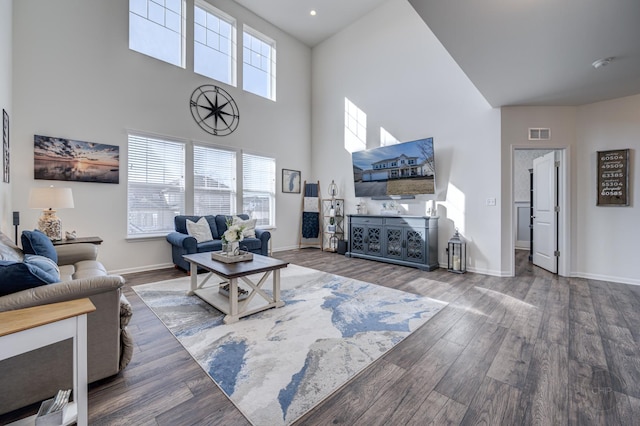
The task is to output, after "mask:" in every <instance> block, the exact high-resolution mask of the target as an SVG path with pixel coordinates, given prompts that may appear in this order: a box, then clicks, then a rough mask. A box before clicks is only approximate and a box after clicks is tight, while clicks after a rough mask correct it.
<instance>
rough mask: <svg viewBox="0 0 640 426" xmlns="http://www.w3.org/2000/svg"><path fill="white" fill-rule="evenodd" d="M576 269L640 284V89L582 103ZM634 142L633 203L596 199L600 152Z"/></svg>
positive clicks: (631, 167)
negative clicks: (614, 204)
mask: <svg viewBox="0 0 640 426" xmlns="http://www.w3.org/2000/svg"><path fill="white" fill-rule="evenodd" d="M577 128H578V131H577V136H578V143H579V150H578V153H577V162H578V170H577V185H576V191H577V199H578V214H577V222H576V228H577V234H578V238H579V241H578V252H577V255H576V263H575V275H577V276H581V277H585V278H592V279H598V280H605V281H617V282H626V283H632V284H639V285H640V262H638V252H639V250H638V243H639V242H640V226H639V223H640V212H639V211H638V188H640V173H639V171H640V168H639V167H638V152H640V95H636V96H630V97H625V98H620V99H614V100H611V101H606V102H598V103H595V104H591V105H586V106H583V107H580V108H578V115H577ZM623 148H630V149H631V155H630V157H631V158H630V161H629V170H630V178H629V188H630V192H629V197H630V206H629V207H604V206H597V205H596V201H597V200H596V193H597V190H596V182H597V180H596V179H597V176H596V152H597V151H606V150H610V149H623Z"/></svg>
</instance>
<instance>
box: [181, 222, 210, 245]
mask: <svg viewBox="0 0 640 426" xmlns="http://www.w3.org/2000/svg"><path fill="white" fill-rule="evenodd" d="M187 233H188V234H189V235H191V236H192V237H194V238H195V239H196V241H197V242H199V243H204V242H206V241H211V240H213V235H211V228H210V227H209V222H207V219H206V218H205V217H201V218H200V219H199V220H198V221H197V222H194V221H192V220H189V219H187Z"/></svg>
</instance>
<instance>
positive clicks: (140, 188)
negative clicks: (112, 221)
mask: <svg viewBox="0 0 640 426" xmlns="http://www.w3.org/2000/svg"><path fill="white" fill-rule="evenodd" d="M184 167H185V151H184V144H183V143H180V142H174V141H168V140H161V139H156V138H150V137H144V136H137V135H131V134H130V135H129V149H128V176H127V200H128V202H127V216H128V224H127V225H128V226H127V235H128V236H130V237H135V236H152V235H162V234H166V233H168V232H171V231H173V230H174V223H173V219H174V216H176V215H179V214H184V211H185V198H184V191H185V184H184Z"/></svg>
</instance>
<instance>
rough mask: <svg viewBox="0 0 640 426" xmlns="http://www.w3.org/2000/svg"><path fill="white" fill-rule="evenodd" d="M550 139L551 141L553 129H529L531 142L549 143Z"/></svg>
mask: <svg viewBox="0 0 640 426" xmlns="http://www.w3.org/2000/svg"><path fill="white" fill-rule="evenodd" d="M550 139H551V129H544V128H540V127H536V128H529V140H530V141H548V140H550Z"/></svg>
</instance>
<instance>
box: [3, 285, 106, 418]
mask: <svg viewBox="0 0 640 426" xmlns="http://www.w3.org/2000/svg"><path fill="white" fill-rule="evenodd" d="M95 310H96V307H95V306H94V305H93V303H91V300H89V299H88V298H84V299H76V300H71V301H67V302H60V303H52V304H49V305H40V306H34V307H31V308H24V309H16V310H14V311H6V312H0V360H4V359H7V358H11V357H14V356H16V355H20V354H23V353H25V352H29V351H32V350H34V349H38V348H41V347H44V346H47V345H50V344H52V343H56V342H60V341H62V340H66V339H70V338H73V399H74V401H73V402H70V403H69V408H68V410H67V417H66V418H65V419H63V424H65V425H68V424H72V423H77V424H78V425H79V426H84V425H87V424H88V418H89V411H88V407H87V399H88V391H87V381H88V377H87V314H88V313H90V312H93V311H95ZM15 386H20V383H16V384H15ZM35 417H36V416H35V415H34V416H31V417H28V418H27V419H22V420H18V421H17V422H15V423H13V424H18V425H22V424H34V423H35Z"/></svg>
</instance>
